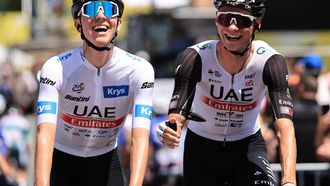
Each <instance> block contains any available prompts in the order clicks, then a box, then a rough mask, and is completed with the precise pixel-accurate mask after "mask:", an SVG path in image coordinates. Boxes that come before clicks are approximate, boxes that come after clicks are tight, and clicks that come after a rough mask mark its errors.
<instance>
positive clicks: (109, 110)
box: [73, 105, 116, 118]
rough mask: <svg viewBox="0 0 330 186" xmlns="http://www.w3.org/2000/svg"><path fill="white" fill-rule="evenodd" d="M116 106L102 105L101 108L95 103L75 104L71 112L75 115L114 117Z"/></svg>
mask: <svg viewBox="0 0 330 186" xmlns="http://www.w3.org/2000/svg"><path fill="white" fill-rule="evenodd" d="M115 109H116V107H104V108H103V110H101V109H100V108H99V107H98V106H97V105H94V106H93V107H88V106H82V107H79V106H78V105H75V107H74V108H73V114H74V115H76V116H87V117H98V118H114V117H115Z"/></svg>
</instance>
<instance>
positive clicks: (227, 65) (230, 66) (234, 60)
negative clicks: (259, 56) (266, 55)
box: [217, 42, 253, 74]
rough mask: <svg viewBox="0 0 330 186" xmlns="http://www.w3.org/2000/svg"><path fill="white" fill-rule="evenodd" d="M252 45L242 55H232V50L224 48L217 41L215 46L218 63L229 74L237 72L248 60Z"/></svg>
mask: <svg viewBox="0 0 330 186" xmlns="http://www.w3.org/2000/svg"><path fill="white" fill-rule="evenodd" d="M252 50H253V49H252V47H249V49H248V50H247V51H246V52H245V53H244V54H243V55H234V54H232V52H230V51H228V50H226V49H225V47H224V46H223V45H222V44H221V42H219V43H218V47H217V56H218V60H219V63H220V65H221V66H222V67H223V68H224V69H225V70H226V71H227V72H228V73H230V74H237V73H239V72H240V71H242V70H243V69H244V67H245V66H246V64H247V63H248V60H249V59H250V57H251V55H250V54H251V53H253V51H252Z"/></svg>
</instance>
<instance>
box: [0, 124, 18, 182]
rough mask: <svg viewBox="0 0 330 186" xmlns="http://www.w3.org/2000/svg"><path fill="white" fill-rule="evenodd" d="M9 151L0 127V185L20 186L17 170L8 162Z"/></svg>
mask: <svg viewBox="0 0 330 186" xmlns="http://www.w3.org/2000/svg"><path fill="white" fill-rule="evenodd" d="M7 155H8V149H7V147H6V145H5V140H4V138H3V135H2V128H1V127H0V185H1V186H18V184H17V182H16V178H15V176H16V175H15V174H16V171H15V168H14V167H12V166H11V165H10V163H9V162H8V160H7Z"/></svg>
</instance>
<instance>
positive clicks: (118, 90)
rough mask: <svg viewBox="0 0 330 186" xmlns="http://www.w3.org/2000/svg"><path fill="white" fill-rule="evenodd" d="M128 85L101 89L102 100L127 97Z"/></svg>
mask: <svg viewBox="0 0 330 186" xmlns="http://www.w3.org/2000/svg"><path fill="white" fill-rule="evenodd" d="M128 90H129V89H128V85H120V86H105V87H103V95H104V98H115V97H121V96H127V95H128Z"/></svg>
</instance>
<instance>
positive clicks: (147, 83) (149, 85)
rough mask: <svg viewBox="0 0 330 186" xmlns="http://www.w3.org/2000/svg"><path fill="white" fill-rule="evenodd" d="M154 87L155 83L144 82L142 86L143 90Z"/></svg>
mask: <svg viewBox="0 0 330 186" xmlns="http://www.w3.org/2000/svg"><path fill="white" fill-rule="evenodd" d="M153 87H154V82H144V83H143V84H142V86H141V89H145V88H153Z"/></svg>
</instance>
